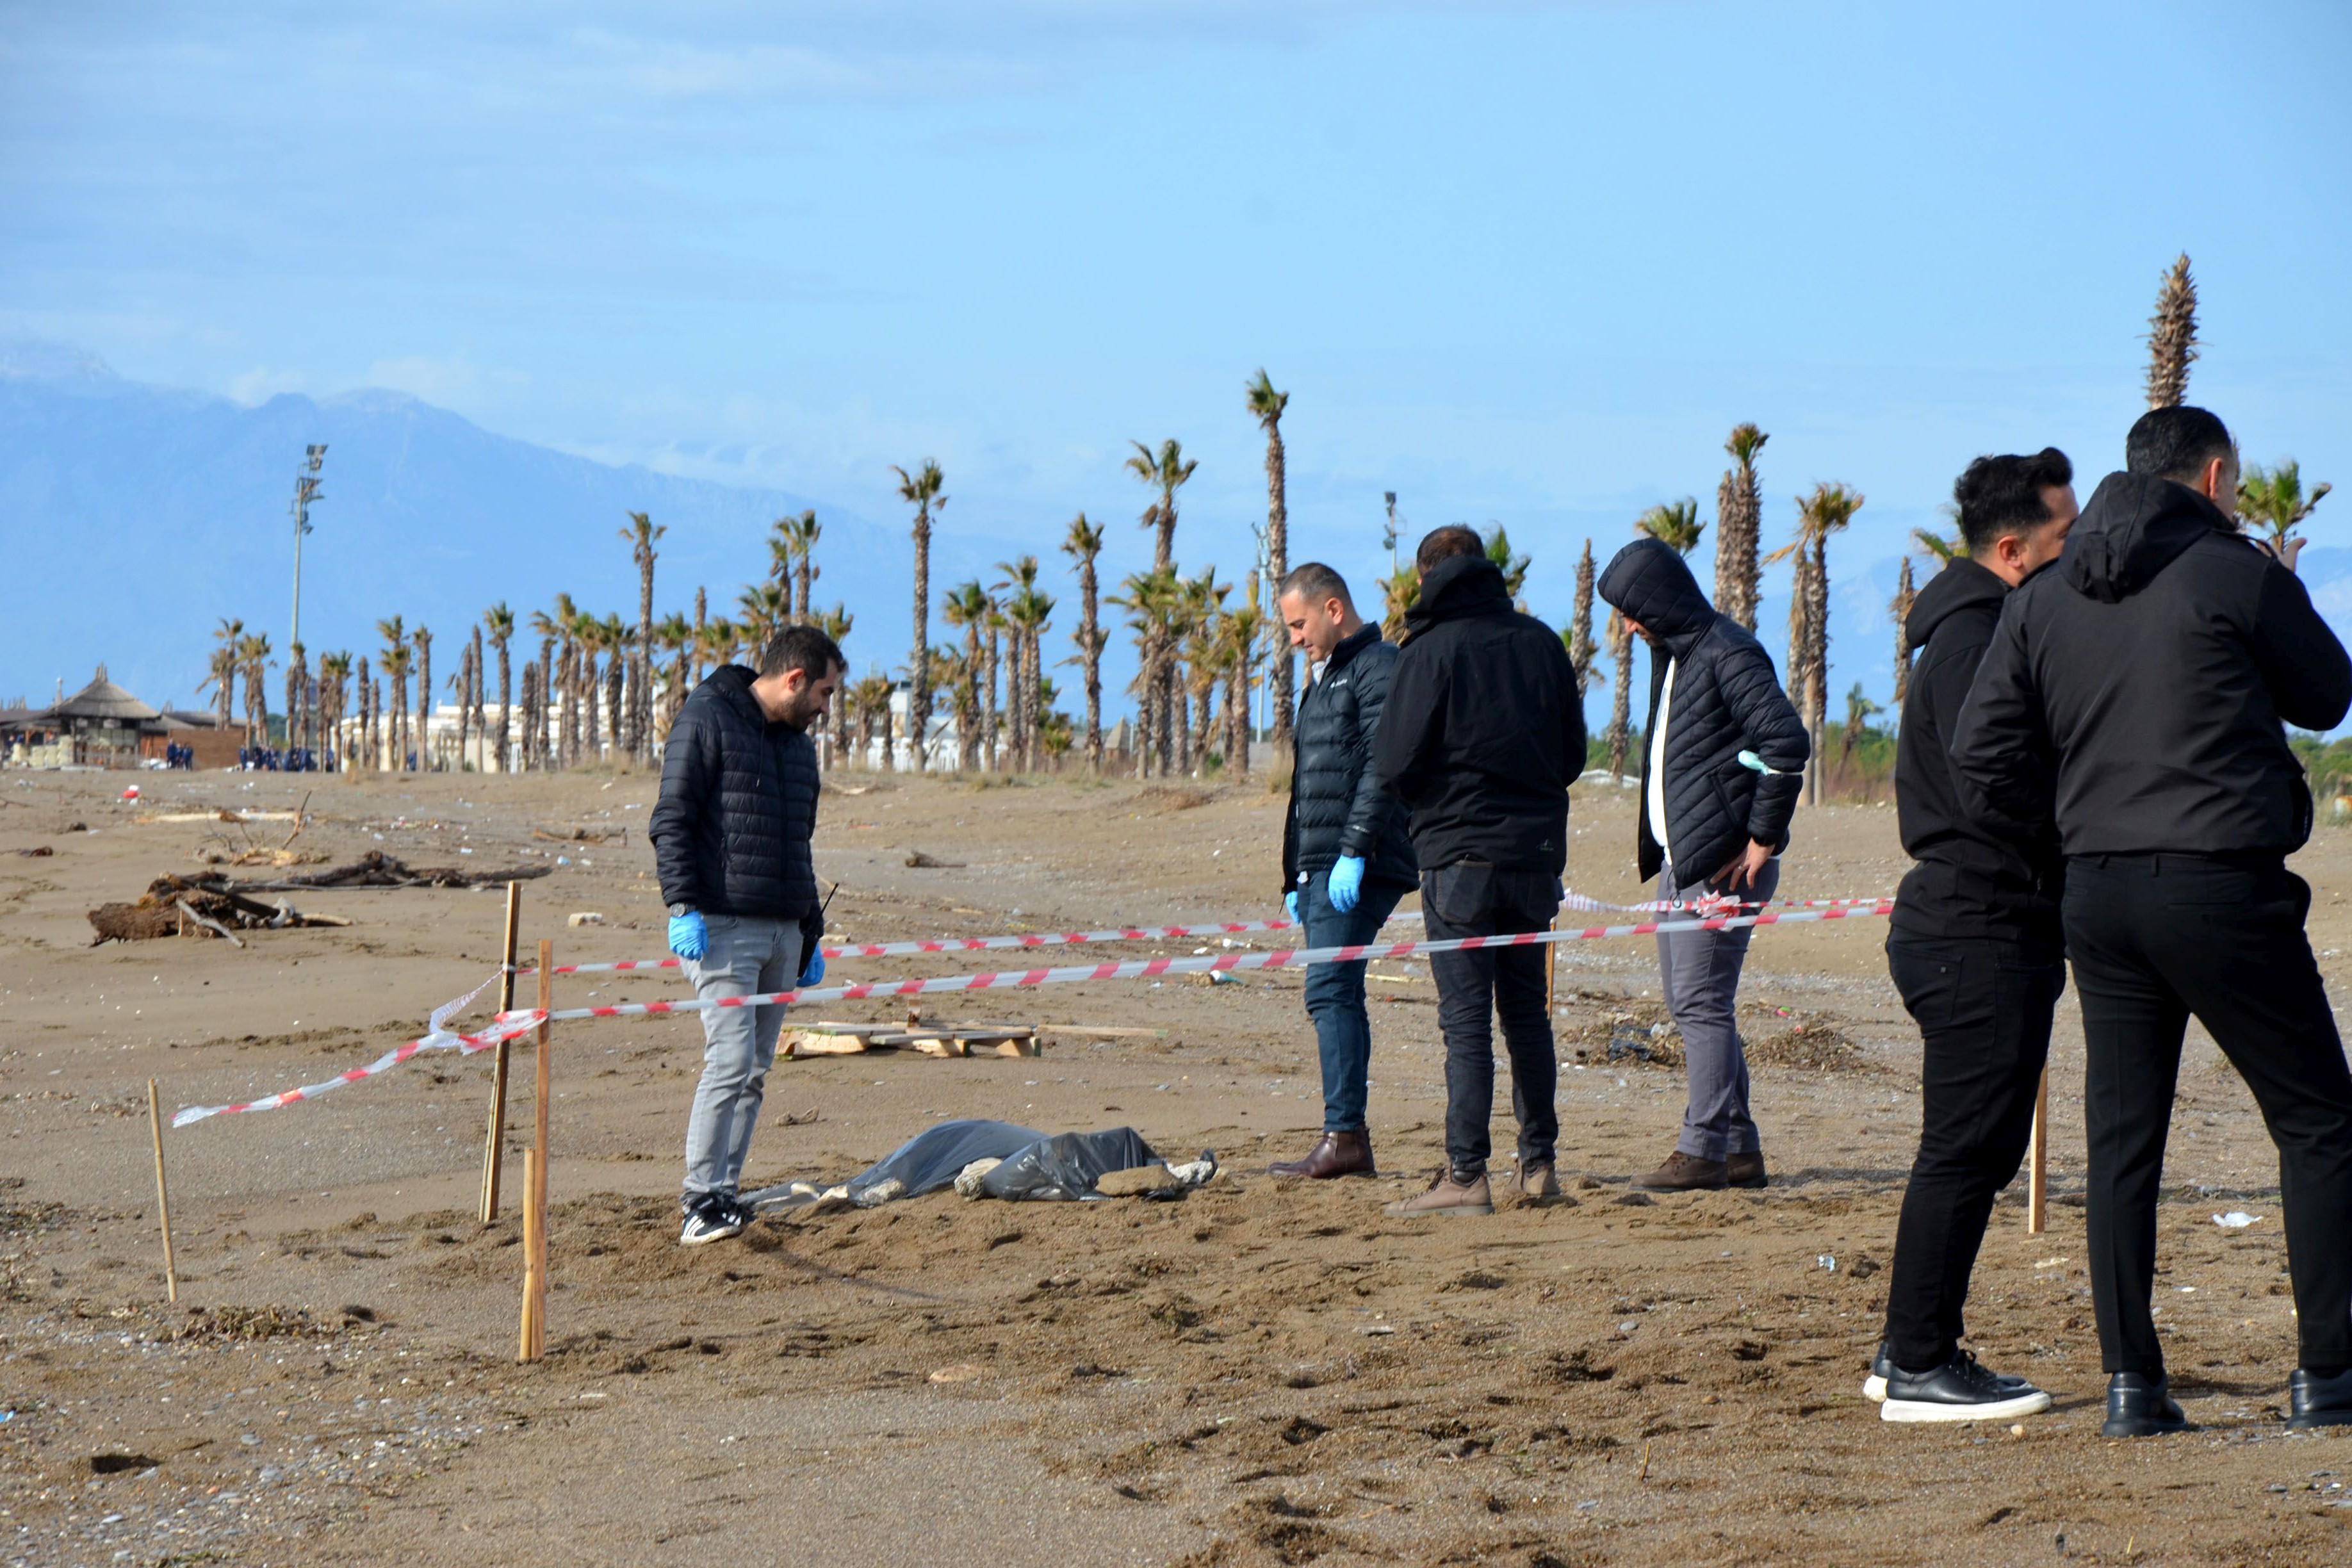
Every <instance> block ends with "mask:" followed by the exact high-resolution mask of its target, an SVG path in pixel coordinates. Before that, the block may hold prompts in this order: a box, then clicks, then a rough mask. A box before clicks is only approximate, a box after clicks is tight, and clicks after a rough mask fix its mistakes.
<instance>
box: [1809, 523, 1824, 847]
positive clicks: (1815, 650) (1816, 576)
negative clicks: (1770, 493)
mask: <svg viewBox="0 0 2352 1568" xmlns="http://www.w3.org/2000/svg"><path fill="white" fill-rule="evenodd" d="M1805 588H1806V593H1807V596H1808V597H1809V598H1810V600H1811V609H1810V612H1809V614H1808V616H1807V617H1806V618H1807V620H1808V621H1809V622H1810V623H1811V625H1810V626H1809V628H1808V629H1809V631H1810V633H1811V645H1812V646H1811V650H1810V651H1809V653H1808V655H1807V658H1806V661H1805V688H1806V689H1805V696H1806V699H1807V702H1806V709H1805V729H1806V733H1807V735H1808V736H1809V737H1810V738H1811V742H1812V759H1811V766H1810V767H1809V768H1807V770H1806V781H1805V787H1806V795H1805V802H1806V804H1807V805H1819V804H1821V798H1822V766H1823V760H1822V742H1823V741H1824V740H1825V739H1826V738H1827V736H1828V732H1829V706H1830V690H1829V688H1830V679H1829V678H1830V569H1829V536H1828V535H1826V534H1822V535H1820V536H1818V537H1817V538H1815V539H1814V541H1813V555H1812V572H1811V579H1810V581H1808V582H1807V583H1806V584H1805Z"/></svg>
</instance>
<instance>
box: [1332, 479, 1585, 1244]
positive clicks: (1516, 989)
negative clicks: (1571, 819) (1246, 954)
mask: <svg viewBox="0 0 2352 1568" xmlns="http://www.w3.org/2000/svg"><path fill="white" fill-rule="evenodd" d="M1413 564H1414V566H1415V568H1416V569H1417V570H1418V571H1419V573H1420V580H1421V594H1420V597H1419V599H1418V600H1416V601H1415V603H1414V604H1413V606H1412V608H1411V609H1410V610H1408V611H1406V612H1405V623H1404V624H1405V641H1404V646H1403V647H1402V649H1400V650H1399V652H1398V654H1397V666H1396V674H1395V675H1394V676H1392V677H1391V679H1390V681H1389V700H1388V707H1387V710H1386V711H1385V712H1384V713H1383V714H1382V715H1381V727H1380V732H1379V733H1378V734H1377V735H1375V736H1374V737H1373V740H1372V769H1373V772H1374V773H1375V774H1376V775H1377V776H1378V777H1379V779H1380V783H1381V787H1382V788H1383V789H1386V790H1388V791H1389V792H1390V793H1391V794H1393V795H1395V796H1396V797H1397V798H1398V799H1400V800H1402V801H1403V802H1404V804H1405V805H1406V806H1407V807H1408V808H1410V809H1411V811H1412V847H1413V855H1414V858H1415V859H1416V860H1417V861H1418V862H1419V863H1420V867H1421V907H1422V911H1423V918H1424V919H1425V920H1426V921H1427V922H1428V929H1429V934H1430V936H1431V937H1432V938H1433V939H1436V940H1440V941H1451V940H1454V939H1456V938H1460V937H1467V936H1496V935H1501V934H1504V933H1507V932H1520V931H1542V930H1545V929H1546V928H1547V927H1549V925H1550V924H1551V921H1552V917H1553V915H1554V914H1556V913H1557V912H1558V911H1559V901H1560V881H1559V879H1560V873H1561V872H1562V871H1563V870H1564V869H1565V868H1567V865H1568V786H1569V785H1570V784H1573V783H1574V782H1575V781H1576V776H1577V775H1578V774H1579V773H1582V772H1583V771H1584V704H1583V700H1582V699H1581V698H1580V696H1579V695H1578V693H1577V689H1576V671H1575V670H1574V669H1573V668H1571V667H1570V664H1569V662H1568V650H1567V649H1566V648H1564V647H1561V646H1560V641H1559V637H1558V636H1557V635H1556V634H1554V633H1553V631H1552V630H1551V628H1550V627H1549V626H1545V625H1544V624H1543V623H1542V622H1541V621H1538V620H1537V619H1535V618H1534V617H1533V616H1525V615H1521V614H1520V613H1519V612H1518V611H1517V610H1516V609H1514V608H1513V607H1512V605H1511V595H1510V590H1509V589H1507V587H1505V586H1504V584H1503V574H1502V572H1501V570H1500V569H1499V568H1497V567H1496V565H1495V563H1493V562H1491V561H1489V560H1487V559H1486V546H1485V544H1484V542H1482V541H1481V540H1480V539H1479V537H1478V536H1477V534H1475V533H1474V532H1472V531H1470V530H1469V529H1466V528H1464V527H1461V526H1460V525H1458V524H1455V525H1451V526H1448V527H1445V528H1441V529H1437V530H1435V531H1433V532H1432V533H1430V534H1429V536H1428V537H1426V538H1425V539H1423V541H1422V542H1421V545H1420V547H1419V548H1418V549H1417V550H1415V551H1414V552H1413ZM1429 967H1430V972H1431V973H1432V974H1433V976H1434V977H1435V979H1436V981H1437V1007H1438V1015H1437V1016H1438V1026H1439V1027H1440V1028H1441V1029H1443V1030H1444V1035H1445V1169H1444V1170H1443V1171H1441V1172H1440V1173H1438V1175H1437V1179H1436V1180H1435V1181H1434V1182H1433V1183H1432V1184H1430V1188H1429V1190H1428V1191H1427V1192H1425V1193H1423V1194H1420V1195H1419V1196H1418V1197H1412V1198H1407V1199H1405V1200H1404V1201H1403V1202H1402V1203H1395V1204H1391V1205H1388V1212H1389V1213H1390V1214H1392V1215H1441V1214H1454V1215H1461V1214H1492V1213H1493V1212H1494V1210H1495V1204H1494V1197H1493V1194H1492V1189H1491V1188H1490V1187H1489V1186H1488V1184H1487V1182H1486V1157H1487V1155H1488V1153H1489V1152H1491V1150H1490V1140H1489V1134H1488V1132H1487V1127H1486V1124H1487V1121H1488V1120H1489V1119H1490V1118H1491V1117H1492V1115H1493V1113H1494V1109H1495V1042H1494V1033H1493V1028H1494V1019H1495V1017H1496V1015H1498V1014H1499V1015H1500V1016H1501V1017H1502V1020H1503V1040H1504V1043H1505V1045H1506V1046H1507V1048H1508V1049H1509V1051H1510V1054H1511V1108H1512V1110H1514V1111H1516V1112H1517V1116H1518V1122H1519V1149H1518V1154H1519V1162H1518V1169H1517V1172H1516V1173H1514V1174H1513V1176H1512V1178H1511V1184H1512V1186H1513V1188H1514V1189H1515V1191H1516V1192H1517V1194H1518V1196H1519V1199H1520V1201H1522V1202H1530V1203H1547V1202H1551V1201H1554V1200H1556V1199H1557V1198H1558V1197H1559V1177H1558V1176H1557V1175H1556V1174H1555V1173H1554V1172H1553V1170H1552V1159H1553V1148H1554V1145H1555V1144H1556V1143H1557V1142H1559V1110H1558V1109H1557V1108H1556V1105H1555V1096H1556V1094H1557V1091H1558V1089H1559V1059H1558V1058H1556V1057H1555V1056H1554V1055H1553V1051H1552V1037H1551V1016H1550V1015H1549V1013H1548V1012H1547V1011H1546V1010H1545V1005H1544V951H1543V949H1542V948H1541V947H1538V946H1535V945H1532V944H1530V945H1528V946H1525V947H1495V948H1469V949H1464V950H1459V951H1456V952H1437V953H1432V954H1430V959H1429Z"/></svg>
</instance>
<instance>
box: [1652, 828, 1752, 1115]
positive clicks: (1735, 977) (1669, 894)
mask: <svg viewBox="0 0 2352 1568" xmlns="http://www.w3.org/2000/svg"><path fill="white" fill-rule="evenodd" d="M1712 869H1713V868H1709V870H1708V871H1706V872H1701V873H1700V874H1699V875H1698V876H1696V877H1694V878H1693V879H1691V880H1689V881H1687V882H1685V881H1682V880H1680V879H1678V877H1677V875H1676V872H1675V868H1674V867H1673V866H1671V865H1669V866H1665V867H1663V868H1660V870H1659V872H1658V896H1659V897H1660V898H1662V899H1694V898H1697V897H1700V896H1702V895H1704V894H1705V893H1706V891H1707V887H1706V878H1707V876H1708V875H1709V874H1711V872H1712ZM1778 887H1780V858H1779V857H1777V856H1775V857H1774V858H1772V859H1769V860H1768V861H1766V862H1765V863H1764V869H1763V871H1762V873H1761V874H1760V875H1759V876H1758V877H1757V879H1756V882H1755V885H1754V886H1753V887H1750V888H1746V889H1741V891H1740V893H1739V896H1740V897H1741V898H1743V899H1769V898H1770V897H1771V896H1772V892H1773V889H1776V888H1778ZM1742 912H1743V913H1753V912H1754V910H1744V911H1742ZM1661 918H1662V919H1665V920H1679V919H1685V918H1687V917H1685V916H1683V915H1679V914H1675V915H1665V916H1662V917H1661ZM1755 929H1756V928H1755V927H1753V926H1734V927H1733V928H1732V929H1731V930H1729V931H1661V932H1659V933H1658V979H1659V982H1660V983H1661V984H1662V985H1663V986H1664V990H1665V994H1666V1011H1667V1012H1669V1013H1671V1014H1673V1015H1674V1018H1675V1027H1676V1028H1678V1029H1680V1030H1681V1031H1682V1036H1683V1067H1684V1071H1685V1073H1686V1074H1687V1075H1688V1076H1689V1079H1690V1103H1689V1104H1688V1105H1687V1106H1685V1107H1684V1109H1683V1131H1682V1136H1681V1137H1680V1138H1679V1139H1677V1140H1675V1148H1677V1149H1679V1150H1681V1151H1682V1152H1684V1153H1685V1154H1689V1155H1691V1156H1693V1157H1694V1158H1696V1159H1701V1160H1720V1159H1723V1158H1724V1157H1725V1156H1727V1155H1729V1154H1753V1153H1756V1152H1759V1149H1760V1145H1759V1142H1757V1137H1756V1123H1755V1122H1754V1121H1751V1120H1749V1118H1748V1052H1747V1049H1746V1047H1743V1046H1742V1045H1741V1044H1740V1040H1739V1023H1738V1016H1737V1014H1736V1013H1735V1011H1734V1009H1735V1008H1736V1007H1737V1005H1738V1001H1739V970H1740V966H1741V965H1742V964H1744V963H1747V961H1748V935H1749V933H1750V932H1752V931H1754V930H1755Z"/></svg>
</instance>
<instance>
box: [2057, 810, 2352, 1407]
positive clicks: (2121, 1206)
mask: <svg viewBox="0 0 2352 1568" xmlns="http://www.w3.org/2000/svg"><path fill="white" fill-rule="evenodd" d="M2310 908H2311V889H2310V888H2309V887H2308V886H2306V885H2305V882H2304V880H2303V879H2302V878H2300V877H2297V876H2295V875H2294V873H2293V872H2291V871H2289V870H2287V869H2286V868H2285V867H2284V865H2282V864H2280V863H2279V862H2278V861H2276V860H2271V861H2268V862H2266V863H2265V862H2260V861H2249V862H2239V861H2235V860H2229V859H2222V858H2214V857H2210V856H2197V855H2096V856H2084V857H2081V858H2074V859H2070V860H2069V861H2068V862H2067V863H2066V900H2065V921H2066V949H2067V952H2068V954H2069V956H2071V957H2072V958H2073V959H2074V984H2075V988H2076V990H2077V991H2078V992H2079V994H2081V996H2082V999H2083V1036H2084V1047H2085V1061H2084V1073H2085V1079H2084V1093H2083V1111H2084V1121H2085V1122H2086V1123H2087V1125H2088V1131H2089V1135H2090V1157H2091V1160H2090V1163H2091V1179H2090V1191H2089V1203H2088V1208H2089V1215H2088V1218H2089V1222H2090V1247H2091V1297H2092V1301H2093V1303H2094V1305H2095V1306H2096V1308H2097V1309H2098V1314H2099V1351H2100V1354H2101V1356H2102V1358H2103V1360H2104V1362H2105V1368H2106V1370H2107V1371H2108V1372H2110V1373H2116V1372H2136V1373H2141V1374H2142V1375H2145V1376H2156V1375H2158V1374H2160V1373H2162V1372H2163V1371H2164V1349H2163V1346H2162V1345H2161V1344H2160V1343H2159V1342H2158V1339H2157V1334H2156V1322H2155V1319H2154V1316H2153V1315H2152V1314H2151V1313H2150V1312H2149V1310H2148V1296H2149V1293H2150V1291H2151V1290H2153V1289H2154V1288H2155V1282H2156V1203H2157V1189H2158V1183H2159V1181H2160V1180H2161V1178H2162V1175H2163V1172H2164V1143H2165V1134H2166V1132H2167V1131H2168V1130H2169V1126H2170V1122H2171V1120H2172V1099H2173V1092H2174V1086H2175V1083H2176V1081H2177V1080H2178V1079H2179V1074H2180V1040H2181V1034H2182V1031H2183V1030H2184V1029H2185V1028H2186V1027H2187V1026H2188V1022H2189V1015H2191V1014H2194V1015H2196V1017H2197V1021H2198V1022H2199V1023H2200V1024H2202V1025H2204V1026H2205V1028H2206V1031H2207V1032H2208V1033H2209V1034H2210V1035H2211V1036H2212V1037H2213V1039H2214V1043H2215V1044H2217V1045H2219V1046H2220V1047H2221V1050H2222V1054H2223V1055H2225V1056H2227V1057H2228V1058H2230V1065H2231V1066H2232V1067H2234V1068H2237V1069H2238V1075H2239V1076H2240V1077H2241V1078H2242V1079H2245V1080H2246V1087H2247V1088H2249V1089H2252V1090H2253V1094H2254V1103H2255V1104H2256V1105H2257V1106H2259V1107H2261V1109H2262V1113H2263V1122H2264V1123H2265V1124H2266V1125H2267V1126H2268V1127H2269V1129H2270V1134H2271V1142H2273V1143H2274V1144H2276V1145H2277V1146H2278V1152H2279V1188H2280V1206H2281V1207H2282V1208H2284V1210H2285V1214H2286V1225H2285V1229H2286V1253H2287V1259H2288V1265H2289V1268H2291V1269H2292V1271H2293V1273H2294V1305H2295V1316H2296V1329H2297V1331H2298V1333H2299V1335H2300V1337H2301V1339H2302V1352H2303V1364H2304V1365H2305V1367H2307V1368H2310V1369H2312V1370H2314V1371H2323V1372H2324V1371H2329V1370H2331V1369H2335V1368H2340V1367H2345V1366H2352V1320H2347V1311H2352V1241H2347V1237H2352V1072H2347V1069H2346V1067H2345V1061H2344V1045H2343V1041H2342V1040H2341V1039H2340V1038H2338V1037H2337V1035H2336V1018H2335V1016H2334V1015H2333V1014H2332V1013H2331V1012H2330V1011H2329V1010H2328V1006H2327V992H2326V988H2325V986H2324V985H2323V984H2321V981H2320V978H2319V968H2318V966H2317V965H2316V964H2315V963H2313V962H2312V957H2311V943H2310V942H2309V941H2308V939H2306V938H2305V935H2304V930H2303V922H2304V917H2305V914H2306V913H2308V912H2309V910H2310Z"/></svg>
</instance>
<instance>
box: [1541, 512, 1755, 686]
mask: <svg viewBox="0 0 2352 1568" xmlns="http://www.w3.org/2000/svg"><path fill="white" fill-rule="evenodd" d="M1717 543H1718V544H1719V543H1721V540H1720V539H1718V540H1717ZM1592 582H1593V568H1592V541H1591V540H1590V539H1588V540H1586V541H1585V542H1584V553H1583V554H1582V555H1581V556H1579V557H1578V558H1577V563H1576V608H1575V610H1574V611H1573V612H1572V613H1571V614H1570V616H1569V622H1568V635H1567V640H1568V662H1569V663H1570V666H1572V667H1573V668H1575V670H1576V695H1577V696H1578V697H1579V698H1580V699H1581V698H1582V697H1583V695H1584V689H1585V688H1586V687H1588V686H1590V685H1591V683H1592Z"/></svg>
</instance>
